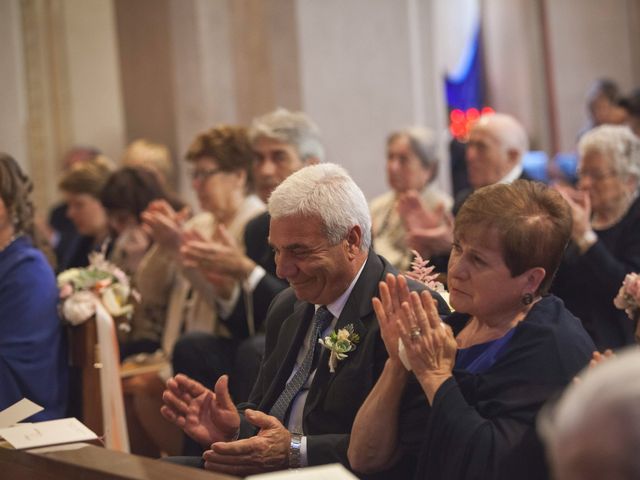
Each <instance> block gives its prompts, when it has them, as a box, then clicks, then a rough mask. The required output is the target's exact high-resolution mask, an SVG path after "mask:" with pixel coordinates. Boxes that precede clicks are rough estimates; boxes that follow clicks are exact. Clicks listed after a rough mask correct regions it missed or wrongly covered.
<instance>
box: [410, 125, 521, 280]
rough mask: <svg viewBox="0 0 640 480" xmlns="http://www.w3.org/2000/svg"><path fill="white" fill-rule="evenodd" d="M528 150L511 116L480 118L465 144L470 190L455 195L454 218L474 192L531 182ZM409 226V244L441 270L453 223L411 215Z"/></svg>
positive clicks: (449, 246)
mask: <svg viewBox="0 0 640 480" xmlns="http://www.w3.org/2000/svg"><path fill="white" fill-rule="evenodd" d="M528 148H529V141H528V139H527V133H526V131H525V129H524V127H523V126H522V125H521V124H520V122H518V121H517V120H516V119H515V118H514V117H512V116H511V115H506V114H504V113H493V114H486V115H482V116H481V117H480V119H479V120H478V121H477V122H476V123H475V125H474V126H473V127H472V128H471V132H470V133H469V140H468V141H467V149H466V162H467V175H468V178H469V184H470V185H471V188H469V189H466V190H462V191H460V192H459V193H458V195H456V198H455V203H454V205H453V214H454V215H455V214H456V213H458V210H460V207H462V204H463V203H464V201H465V200H466V199H467V197H468V196H469V195H471V193H473V191H474V190H477V189H479V188H481V187H486V186H487V185H493V184H494V183H511V182H513V181H515V180H517V179H523V180H532V179H531V177H529V176H528V175H527V174H526V173H525V172H524V170H523V168H522V158H523V156H524V154H525V152H526V151H527V150H528ZM411 218H412V219H413V222H412V224H411V225H410V226H409V229H408V230H409V242H410V244H411V246H412V247H413V248H415V249H416V250H418V251H419V252H420V253H421V254H423V256H425V257H426V258H432V260H434V263H436V265H437V266H438V267H440V269H444V268H446V264H447V259H448V255H449V251H450V250H451V244H452V242H453V223H452V222H451V221H448V222H447V221H445V222H443V221H442V219H441V218H437V217H436V218H434V217H433V215H429V214H428V212H414V213H413V214H412V215H411ZM434 257H435V258H434Z"/></svg>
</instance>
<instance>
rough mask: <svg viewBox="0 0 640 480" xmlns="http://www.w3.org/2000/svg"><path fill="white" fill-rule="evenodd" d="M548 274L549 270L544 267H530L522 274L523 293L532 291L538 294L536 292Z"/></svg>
mask: <svg viewBox="0 0 640 480" xmlns="http://www.w3.org/2000/svg"><path fill="white" fill-rule="evenodd" d="M546 275H547V272H546V270H545V269H544V268H542V267H534V268H530V269H529V270H527V271H526V272H524V273H523V274H522V279H523V286H522V294H523V295H524V294H527V293H530V294H532V295H533V296H535V295H536V292H537V291H538V289H539V288H540V284H541V283H542V281H543V280H544V277H545V276H546Z"/></svg>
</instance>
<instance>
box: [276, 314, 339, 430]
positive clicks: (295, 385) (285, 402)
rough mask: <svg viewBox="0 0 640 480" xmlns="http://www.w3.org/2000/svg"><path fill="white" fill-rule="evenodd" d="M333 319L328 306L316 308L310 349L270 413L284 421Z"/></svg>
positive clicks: (305, 379)
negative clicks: (322, 337) (319, 339)
mask: <svg viewBox="0 0 640 480" xmlns="http://www.w3.org/2000/svg"><path fill="white" fill-rule="evenodd" d="M331 320H333V314H332V313H331V312H330V311H329V310H328V309H327V307H325V306H324V305H323V306H321V307H320V308H318V310H316V313H315V315H314V316H313V323H312V327H311V328H312V330H311V344H310V345H309V350H308V351H307V354H306V355H305V357H304V359H303V360H302V363H301V364H300V368H298V370H297V371H296V373H295V374H294V375H293V377H291V380H289V382H288V383H287V384H286V385H285V387H284V390H283V391H282V393H281V394H280V396H279V397H278V399H277V400H276V401H275V403H274V404H273V407H271V411H270V412H269V414H270V415H273V416H274V417H276V418H277V419H278V420H280V421H281V422H283V423H284V419H285V416H286V414H287V411H288V410H289V407H290V406H291V402H292V400H293V399H294V398H295V396H296V395H297V394H298V392H299V391H300V389H301V388H302V386H303V385H304V384H305V383H306V381H307V379H308V378H309V374H310V373H311V367H312V365H313V353H314V351H315V350H316V348H320V347H319V346H318V338H320V335H321V334H322V332H323V331H324V330H325V329H326V328H327V326H328V325H329V323H331Z"/></svg>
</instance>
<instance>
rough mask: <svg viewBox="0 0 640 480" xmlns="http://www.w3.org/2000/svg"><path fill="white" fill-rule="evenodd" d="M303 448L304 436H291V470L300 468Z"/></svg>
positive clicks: (295, 434)
mask: <svg viewBox="0 0 640 480" xmlns="http://www.w3.org/2000/svg"><path fill="white" fill-rule="evenodd" d="M301 447H302V435H301V434H299V433H292V434H291V444H290V445H289V468H300V467H301V465H300V449H301Z"/></svg>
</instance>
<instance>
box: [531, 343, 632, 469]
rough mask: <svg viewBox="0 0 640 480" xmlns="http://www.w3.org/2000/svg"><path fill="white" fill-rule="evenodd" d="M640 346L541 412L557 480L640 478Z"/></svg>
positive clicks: (541, 426) (541, 425)
mask: <svg viewBox="0 0 640 480" xmlns="http://www.w3.org/2000/svg"><path fill="white" fill-rule="evenodd" d="M639 378H640V350H638V349H637V348H632V349H630V350H626V351H624V352H622V353H620V354H619V355H618V356H616V357H614V358H612V359H610V360H608V361H606V362H604V363H603V364H601V365H597V366H596V367H595V368H592V369H591V370H589V371H587V372H586V373H585V375H584V376H583V377H582V378H581V380H580V381H579V382H576V383H574V384H573V385H571V386H570V387H569V388H568V389H567V390H566V391H565V393H564V394H563V396H562V398H561V399H560V400H559V402H558V403H557V404H556V405H555V406H554V407H553V408H549V409H548V410H547V411H546V412H545V414H541V416H540V418H539V421H538V430H539V431H540V433H541V435H542V437H543V438H544V440H545V443H546V447H547V455H548V458H549V460H550V463H551V467H552V471H553V473H554V478H555V479H556V480H602V479H605V478H606V479H607V480H635V479H637V478H640V455H638V446H639V445H640V382H639V381H638V379H639Z"/></svg>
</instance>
